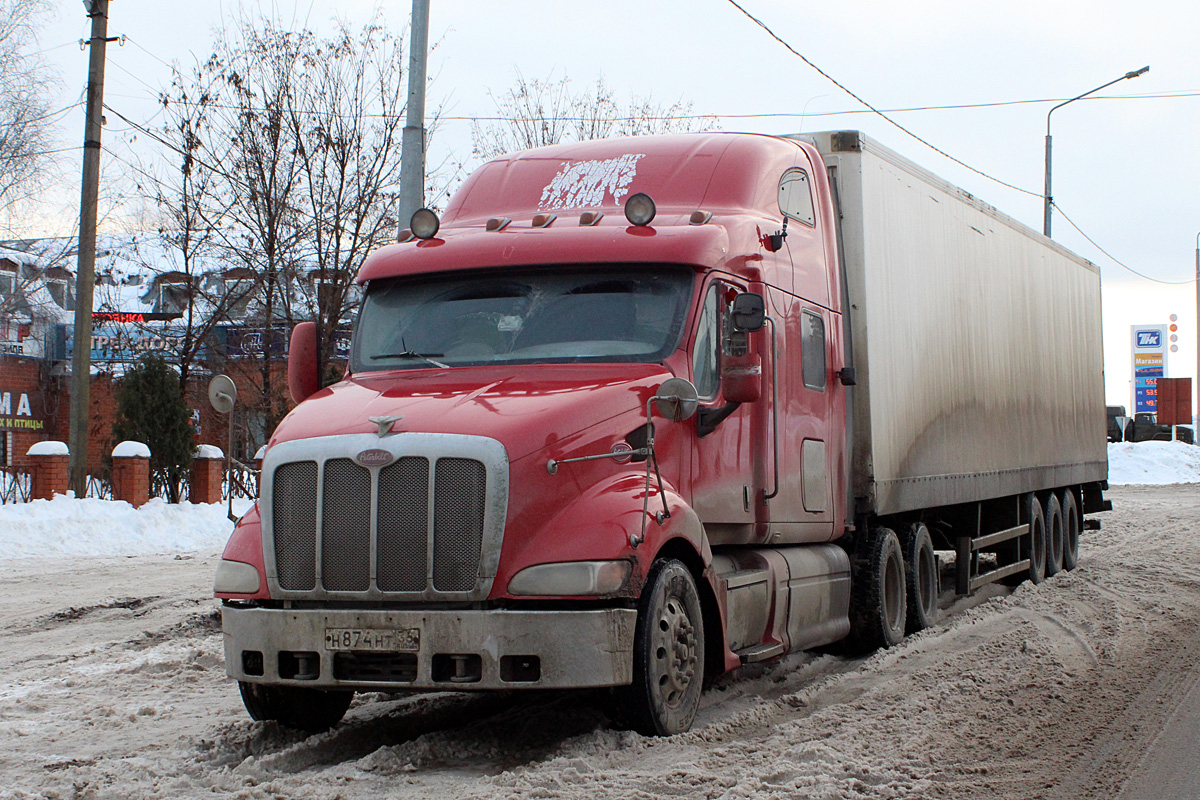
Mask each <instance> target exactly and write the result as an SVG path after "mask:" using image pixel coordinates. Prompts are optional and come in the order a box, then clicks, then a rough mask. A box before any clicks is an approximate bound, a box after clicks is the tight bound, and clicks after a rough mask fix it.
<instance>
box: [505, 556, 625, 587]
mask: <svg viewBox="0 0 1200 800" xmlns="http://www.w3.org/2000/svg"><path fill="white" fill-rule="evenodd" d="M629 572H630V564H629V562H628V561H567V562H563V563H560V564H538V565H537V566H534V567H526V568H525V569H523V570H521V571H520V572H518V573H517V574H516V575H515V576H514V577H513V579H512V580H511V581H509V582H508V593H509V594H514V595H564V596H578V595H593V594H612V593H613V592H616V591H618V590H619V589H620V588H621V587H622V586H624V585H625V581H626V580H628V579H629Z"/></svg>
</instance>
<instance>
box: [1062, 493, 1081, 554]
mask: <svg viewBox="0 0 1200 800" xmlns="http://www.w3.org/2000/svg"><path fill="white" fill-rule="evenodd" d="M1059 504H1060V505H1061V506H1062V520H1063V557H1062V568H1063V569H1075V566H1076V565H1077V564H1078V563H1079V506H1078V504H1077V503H1076V502H1075V492H1073V491H1072V490H1070V489H1063V491H1062V500H1060V501H1059Z"/></svg>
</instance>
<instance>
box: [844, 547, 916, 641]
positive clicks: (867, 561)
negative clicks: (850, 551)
mask: <svg viewBox="0 0 1200 800" xmlns="http://www.w3.org/2000/svg"><path fill="white" fill-rule="evenodd" d="M904 584H905V580H904V556H903V553H902V551H901V549H900V540H899V539H898V538H896V533H895V532H894V531H893V530H891V529H890V528H872V529H871V530H869V531H867V534H866V536H865V537H863V540H862V541H861V542H859V544H858V548H857V551H856V553H855V556H854V564H853V565H852V566H851V572H850V637H849V641H848V645H849V646H850V648H851V649H852V650H854V651H856V652H860V653H867V652H870V651H872V650H877V649H879V648H881V647H891V646H892V645H895V644H899V643H900V640H901V639H903V638H904V624H905V617H906V608H905V605H906V601H905V595H906V592H905V585H904Z"/></svg>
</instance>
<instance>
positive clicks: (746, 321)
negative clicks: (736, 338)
mask: <svg viewBox="0 0 1200 800" xmlns="http://www.w3.org/2000/svg"><path fill="white" fill-rule="evenodd" d="M730 319H731V320H732V322H733V329H734V330H735V331H741V332H743V333H753V332H754V331H757V330H762V326H763V325H765V324H766V323H767V305H766V301H764V300H763V296H762V295H761V294H755V293H754V292H742V293H741V294H739V295H738V296H737V297H735V298H733V308H732V309H731V310H730Z"/></svg>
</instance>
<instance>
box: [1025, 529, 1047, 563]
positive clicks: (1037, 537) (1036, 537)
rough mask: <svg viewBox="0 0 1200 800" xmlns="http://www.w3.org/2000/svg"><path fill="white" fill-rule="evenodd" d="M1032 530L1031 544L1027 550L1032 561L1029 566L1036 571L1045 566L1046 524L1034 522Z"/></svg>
mask: <svg viewBox="0 0 1200 800" xmlns="http://www.w3.org/2000/svg"><path fill="white" fill-rule="evenodd" d="M1033 525H1034V530H1033V532H1032V536H1031V537H1030V538H1031V539H1032V546H1031V547H1030V550H1029V558H1030V560H1031V561H1032V562H1033V563H1032V564H1030V568H1031V569H1033V570H1034V571H1036V572H1042V571H1043V570H1045V568H1046V526H1045V524H1039V522H1034V523H1033Z"/></svg>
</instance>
